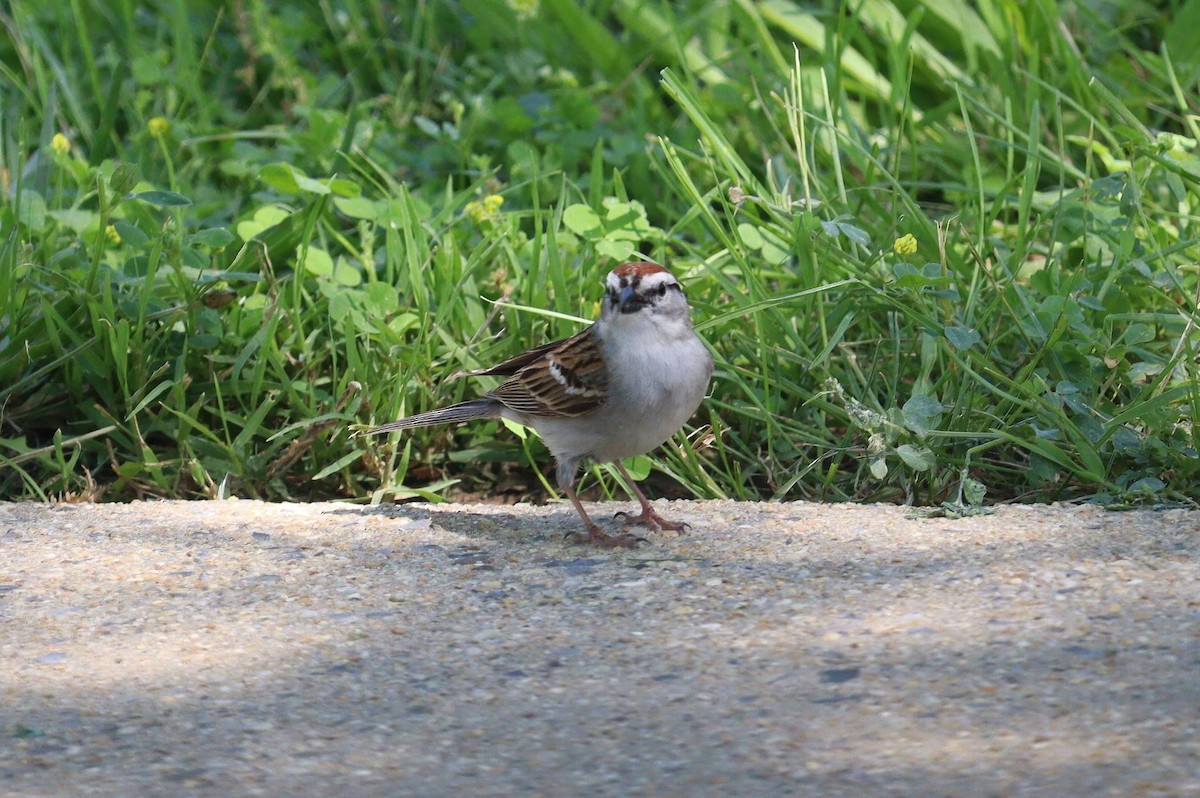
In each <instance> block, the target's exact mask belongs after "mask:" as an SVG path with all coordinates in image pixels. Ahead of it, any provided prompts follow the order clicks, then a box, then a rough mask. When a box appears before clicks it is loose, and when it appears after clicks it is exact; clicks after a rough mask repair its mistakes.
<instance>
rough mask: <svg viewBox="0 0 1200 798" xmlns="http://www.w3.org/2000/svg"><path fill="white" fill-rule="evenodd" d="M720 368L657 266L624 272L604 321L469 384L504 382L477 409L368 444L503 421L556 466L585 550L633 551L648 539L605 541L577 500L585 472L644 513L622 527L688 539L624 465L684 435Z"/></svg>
mask: <svg viewBox="0 0 1200 798" xmlns="http://www.w3.org/2000/svg"><path fill="white" fill-rule="evenodd" d="M712 369H713V359H712V355H710V354H709V351H708V349H707V348H706V347H705V345H704V343H703V342H702V341H701V340H700V338H699V337H698V336H697V335H696V333H695V331H694V330H693V329H692V320H691V314H690V309H689V307H688V303H687V299H686V298H685V297H684V294H683V289H682V288H680V286H679V282H678V281H677V280H676V279H675V277H674V276H672V274H671V273H670V272H669V271H667V270H666V269H664V268H663V267H662V266H660V265H658V264H657V263H649V262H646V261H640V262H634V263H623V264H621V265H620V266H618V267H617V268H615V269H613V270H612V271H611V272H609V274H608V277H607V279H606V280H605V293H604V302H603V305H602V306H601V309H600V318H599V319H598V320H596V322H595V323H593V324H592V325H591V326H590V327H588V328H587V329H585V330H583V331H582V332H580V333H578V334H576V335H573V336H571V337H570V338H566V339H563V340H561V341H553V342H551V343H548V344H543V345H541V346H538V347H535V348H534V349H530V350H529V351H528V352H525V353H524V354H520V355H517V356H516V357H513V358H510V359H509V360H506V361H504V362H503V363H500V364H499V365H497V366H493V367H491V368H488V369H481V370H479V371H472V372H468V373H467V374H466V376H472V377H507V379H506V380H504V382H502V383H500V385H498V386H497V387H496V388H494V389H492V390H491V391H488V392H487V393H485V394H484V395H483V396H480V397H479V398H477V399H469V400H467V401H465V402H459V403H458V404H455V405H450V406H448V407H443V408H440V409H437V410H431V411H429V412H427V413H419V414H418V415H415V416H409V417H408V418H402V419H399V420H397V421H392V422H390V423H387V424H382V425H380V426H378V427H374V428H372V429H368V430H366V431H365V433H364V434H366V435H379V434H383V433H387V432H394V431H396V430H406V429H413V428H414V427H426V426H431V425H434V424H452V423H457V422H462V421H472V420H475V419H487V418H506V419H509V420H511V421H515V422H517V423H518V424H522V425H525V426H527V427H532V428H533V429H534V430H536V431H537V433H538V434H539V435H540V436H541V438H542V440H543V441H544V442H545V444H546V447H547V448H548V449H549V450H550V453H551V454H552V455H554V459H555V462H556V469H555V478H556V481H557V483H558V487H559V489H560V490H562V491H563V492H564V493H565V494H566V495H567V498H569V499H570V500H571V504H572V505H574V507H575V510H576V511H577V512H578V513H579V516H580V518H582V519H583V525H584V528H585V530H586V534H584V535H580V536H577V537H578V538H580V539H581V540H582V541H584V542H587V543H591V544H593V545H596V546H602V547H610V548H612V547H631V546H634V545H636V544H637V543H638V542H639V541H640V540H641V538H638V537H636V536H633V535H630V534H609V533H607V532H605V531H603V530H602V529H601V528H600V527H599V526H598V525H597V524H596V523H595V522H594V521H592V519H591V518H590V517H588V514H587V512H586V511H585V510H584V509H583V505H582V504H581V503H580V501H579V497H578V496H577V495H576V493H575V478H576V475H577V473H578V471H579V467H580V465H582V464H583V463H584V462H586V461H588V460H594V461H596V462H600V463H609V462H611V463H612V464H613V465H614V466H615V467H616V469H617V471H618V472H619V473H620V474H621V477H622V478H623V479H624V480H625V481H626V482H627V483H628V484H629V487H630V489H631V490H632V493H633V495H634V497H635V498H636V499H637V501H638V503H639V504H640V505H641V508H642V511H641V513H640V514H638V515H632V516H631V515H629V514H627V513H617V517H618V518H624V520H625V525H626V526H630V525H641V526H644V527H646V528H648V529H652V530H670V531H676V532H682V531H683V530H684V529H685V528H686V526H687V525H686V524H684V523H680V522H677V521H668V520H667V519H665V518H663V517H662V516H660V515H659V514H658V513H657V512H655V511H654V508H653V507H651V506H650V501H649V500H648V499H647V498H646V495H645V494H644V493H643V492H642V490H641V488H639V487H638V485H637V483H636V482H635V481H634V480H633V478H632V477H630V475H629V472H628V471H626V470H625V467H624V466H623V465H621V460H622V459H624V458H626V457H633V456H635V455H639V454H645V453H646V452H648V451H650V450H651V449H654V448H655V447H657V446H659V445H660V444H662V443H663V442H664V441H666V440H667V439H668V438H669V437H671V436H672V435H674V434H675V432H676V431H677V430H678V429H679V428H680V427H682V426H683V423H684V422H685V421H687V420H688V418H690V417H691V415H692V414H693V413H694V412H696V408H697V407H699V406H700V402H701V400H703V399H704V396H705V394H706V393H707V392H708V383H709V379H710V378H711V377H712Z"/></svg>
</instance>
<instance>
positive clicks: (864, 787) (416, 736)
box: [0, 501, 1200, 798]
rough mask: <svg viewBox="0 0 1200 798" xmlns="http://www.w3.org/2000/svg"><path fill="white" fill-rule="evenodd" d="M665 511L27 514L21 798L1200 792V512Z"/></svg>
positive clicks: (11, 512) (22, 534)
mask: <svg viewBox="0 0 1200 798" xmlns="http://www.w3.org/2000/svg"><path fill="white" fill-rule="evenodd" d="M656 507H657V508H658V509H659V511H660V512H662V513H663V514H664V515H668V516H671V517H678V518H682V519H683V520H686V521H688V522H689V523H690V524H691V525H692V527H693V529H692V531H691V532H690V533H689V534H686V535H674V534H658V533H654V534H648V535H647V542H646V543H644V544H643V545H641V546H639V547H638V548H636V549H633V550H628V551H627V550H618V551H612V550H599V549H594V548H589V547H587V546H585V545H579V544H574V543H571V542H569V541H565V540H564V539H563V533H564V532H568V531H572V530H574V529H575V528H576V525H577V523H578V521H577V518H576V516H575V514H574V512H573V511H572V510H571V508H570V507H569V506H564V505H553V506H547V507H533V506H522V505H518V506H497V505H470V506H466V505H450V504H445V505H423V504H405V505H390V506H384V507H374V508H370V507H362V506H357V505H350V504H335V503H325V504H267V503H262V502H255V501H221V502H216V501H213V502H134V503H132V504H124V505H118V504H104V505H89V504H60V505H41V504H11V503H0V796H6V797H7V796H17V797H20V798H32V797H33V796H90V795H99V796H133V795H137V796H158V795H162V796H168V795H169V796H191V795H195V796H242V795H266V796H281V795H314V796H339V798H354V797H355V796H442V795H456V794H459V795H467V796H510V795H520V796H541V795H545V796H585V795H586V796H822V797H824V796H913V795H920V796H922V798H929V797H930V796H1005V797H1007V796H1080V797H1081V798H1082V796H1089V797H1090V796H1200V566H1198V565H1197V554H1198V553H1200V513H1197V512H1192V511H1184V510H1167V511H1134V512H1122V513H1116V512H1107V511H1104V510H1100V509H1096V508H1091V507H1075V506H1059V505H1055V506H1006V507H998V508H996V511H995V512H994V513H993V514H990V515H985V516H978V517H971V518H960V519H947V518H928V517H922V516H921V515H920V514H918V513H913V512H911V511H909V510H907V509H906V508H902V507H892V506H879V505H818V504H807V503H794V504H793V503H787V504H779V503H772V504H768V503H735V502H673V503H669V504H668V503H657V504H656ZM617 509H628V507H627V506H626V505H589V511H591V512H593V513H594V516H593V517H597V518H601V517H608V516H610V515H611V513H612V512H614V511H615V510H617Z"/></svg>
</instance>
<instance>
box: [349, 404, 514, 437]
mask: <svg viewBox="0 0 1200 798" xmlns="http://www.w3.org/2000/svg"><path fill="white" fill-rule="evenodd" d="M499 415H500V403H499V402H497V401H496V400H495V399H488V398H486V397H480V398H479V399H471V400H470V401H467V402H459V403H458V404H456V405H450V406H449V407H441V408H438V409H437V410H430V411H429V412H428V413H418V414H417V415H415V416H409V417H408V418H401V419H398V420H396V421H389V422H388V423H387V424H380V425H379V426H378V427H372V428H371V429H368V430H363V431H362V432H360V433H357V434H359V435H382V434H383V433H385V432H395V431H396V430H399V429H412V428H413V427H431V426H433V425H434V424H455V423H457V422H459V421H471V420H472V419H476V418H496V417H498V416H499Z"/></svg>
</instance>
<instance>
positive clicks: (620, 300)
mask: <svg viewBox="0 0 1200 798" xmlns="http://www.w3.org/2000/svg"><path fill="white" fill-rule="evenodd" d="M617 307H618V308H620V309H621V312H622V313H628V312H629V311H631V310H636V309H637V293H636V292H635V291H634V290H633V287H632V286H628V285H627V286H625V287H624V288H622V289H621V293H619V294H617Z"/></svg>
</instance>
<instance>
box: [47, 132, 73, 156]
mask: <svg viewBox="0 0 1200 798" xmlns="http://www.w3.org/2000/svg"><path fill="white" fill-rule="evenodd" d="M50 149H52V150H54V151H55V152H56V153H58V154H59V155H66V154H67V153H68V152H70V151H71V140H70V139H68V138H67V137H66V136H64V135H63V134H62V133H55V134H54V138H52V139H50Z"/></svg>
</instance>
